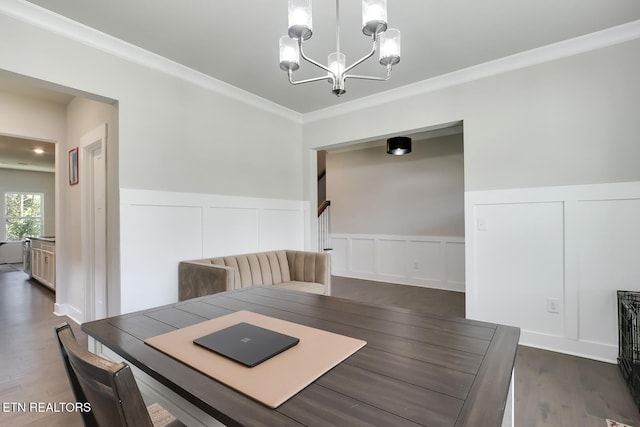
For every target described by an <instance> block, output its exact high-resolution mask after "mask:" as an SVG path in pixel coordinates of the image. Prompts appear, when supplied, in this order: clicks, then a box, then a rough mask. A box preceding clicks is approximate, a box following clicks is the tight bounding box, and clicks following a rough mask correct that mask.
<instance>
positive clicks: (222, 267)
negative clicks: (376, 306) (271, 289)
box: [178, 250, 331, 301]
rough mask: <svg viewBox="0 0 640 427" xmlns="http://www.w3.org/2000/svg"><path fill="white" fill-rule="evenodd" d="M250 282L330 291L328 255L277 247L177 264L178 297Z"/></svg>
mask: <svg viewBox="0 0 640 427" xmlns="http://www.w3.org/2000/svg"><path fill="white" fill-rule="evenodd" d="M254 285H273V286H276V287H279V288H283V289H294V290H299V291H305V292H311V293H315V294H323V295H330V294H331V268H330V255H329V254H327V253H320V252H307V251H291V250H280V251H271V252H259V253H255V254H244V255H233V256H223V257H216V258H204V259H197V260H190V261H182V262H180V264H179V265H178V299H179V300H180V301H183V300H186V299H190V298H196V297H200V296H203V295H209V294H215V293H217V292H224V291H229V290H232V289H239V288H245V287H247V286H254Z"/></svg>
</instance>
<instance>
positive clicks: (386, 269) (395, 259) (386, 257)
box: [378, 239, 407, 277]
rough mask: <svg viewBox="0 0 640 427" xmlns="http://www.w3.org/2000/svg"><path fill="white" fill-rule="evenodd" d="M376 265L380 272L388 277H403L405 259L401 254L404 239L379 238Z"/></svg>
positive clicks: (405, 267)
mask: <svg viewBox="0 0 640 427" xmlns="http://www.w3.org/2000/svg"><path fill="white" fill-rule="evenodd" d="M378 242H379V250H378V265H379V266H380V268H379V270H380V274H382V275H384V276H389V277H404V275H405V271H406V270H407V265H406V263H407V261H406V259H405V258H404V257H403V256H402V255H403V254H404V253H405V249H404V247H405V244H406V243H405V241H404V240H394V239H379V241H378Z"/></svg>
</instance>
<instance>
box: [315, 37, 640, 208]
mask: <svg viewBox="0 0 640 427" xmlns="http://www.w3.org/2000/svg"><path fill="white" fill-rule="evenodd" d="M639 53H640V40H632V41H629V42H625V43H621V44H617V45H613V46H610V47H606V48H602V49H597V50H593V51H589V52H586V53H582V54H578V55H573V56H569V57H566V58H562V59H558V60H554V61H550V62H545V63H542V64H538V65H533V66H529V67H526V68H521V69H516V70H514V71H509V72H503V73H500V74H497V75H493V76H490V77H484V78H478V79H476V80H472V79H473V74H471V73H472V72H471V71H470V72H469V73H470V76H468V77H467V80H470V81H466V82H464V83H461V84H455V85H452V86H444V87H442V86H441V87H440V88H438V89H433V90H429V88H428V86H427V85H425V91H424V92H421V91H420V87H417V88H415V89H414V90H413V91H408V90H407V91H406V92H405V93H412V92H413V95H408V96H406V97H402V98H400V99H396V98H395V97H391V96H389V99H390V101H388V102H384V103H381V104H379V103H377V102H376V99H370V100H368V101H369V102H370V105H369V106H367V107H363V108H356V107H353V109H351V110H350V109H347V107H343V108H342V109H339V108H336V109H334V110H333V111H328V112H320V113H318V114H317V115H316V116H315V117H314V115H308V117H305V125H304V128H303V138H304V142H305V147H307V149H318V148H322V147H329V146H334V145H340V144H344V143H347V142H351V141H362V140H370V139H372V138H375V137H380V136H386V135H391V134H402V133H406V132H407V131H412V130H418V129H424V128H428V127H430V126H436V125H439V124H442V123H452V122H457V121H459V120H463V121H464V176H465V181H464V182H465V190H466V191H477V190H488V189H505V188H528V187H538V186H555V185H574V184H591V183H600V182H626V181H637V180H640V168H638V167H637V166H638V163H637V159H638V158H640V144H637V143H636V140H637V138H636V137H637V135H638V133H639V132H640V122H639V121H638V120H636V117H638V115H639V110H640V103H638V99H640V85H637V84H634V82H635V81H636V77H637V76H638V75H639V74H640V55H639ZM481 75H482V74H481ZM381 98H382V99H383V100H384V99H385V97H381ZM374 103H375V104H374ZM363 104H364V103H363ZM372 104H373V105H372ZM357 106H358V107H359V106H360V104H357ZM331 113H335V114H331ZM306 166H307V167H308V168H309V169H310V170H311V169H313V168H312V166H313V165H312V164H311V163H309V162H308V163H307V165H306ZM310 175H311V174H310ZM312 189H313V186H312V185H308V186H307V187H306V191H308V192H309V197H311V193H312ZM310 199H311V198H310Z"/></svg>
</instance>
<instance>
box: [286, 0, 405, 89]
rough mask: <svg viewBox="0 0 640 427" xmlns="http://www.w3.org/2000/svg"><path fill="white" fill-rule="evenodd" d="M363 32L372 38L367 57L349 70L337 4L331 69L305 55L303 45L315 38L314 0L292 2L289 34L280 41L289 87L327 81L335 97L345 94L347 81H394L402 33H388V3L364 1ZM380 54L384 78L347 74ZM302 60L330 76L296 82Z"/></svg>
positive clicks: (350, 66) (290, 5)
mask: <svg viewBox="0 0 640 427" xmlns="http://www.w3.org/2000/svg"><path fill="white" fill-rule="evenodd" d="M362 32H363V33H364V35H365V36H367V37H371V42H372V43H371V44H372V46H371V50H370V51H369V53H368V54H366V55H365V56H363V57H362V58H360V59H358V60H357V61H355V62H354V63H353V64H351V65H349V66H348V67H347V66H346V57H345V54H344V53H342V52H340V1H339V0H336V51H335V52H333V53H330V54H329V58H328V61H327V64H328V65H326V66H325V65H323V64H321V63H319V62H317V61H314V60H313V59H311V58H309V57H308V56H307V55H305V53H304V49H303V44H304V41H305V40H308V39H310V38H311V35H312V34H313V30H312V24H311V0H289V32H288V35H286V36H283V37H281V38H280V68H281V69H282V70H283V71H285V72H286V73H287V74H288V75H289V83H291V84H292V85H299V84H303V83H310V82H316V81H321V80H328V81H329V82H330V83H331V84H332V86H333V89H332V92H333V93H334V94H335V95H336V96H340V95H342V94H344V93H345V89H344V82H345V80H346V79H363V80H378V81H386V80H389V78H390V77H391V68H392V67H393V66H394V65H395V64H397V63H398V62H400V31H398V30H396V29H392V28H389V29H387V0H362ZM376 50H379V59H378V62H379V63H380V65H382V66H383V67H385V68H386V70H387V73H386V76H385V77H375V76H361V75H357V74H347V73H348V72H349V71H351V70H352V69H353V68H355V67H356V66H358V65H360V64H361V63H363V62H364V61H366V60H367V59H369V58H371V57H372V56H373V55H374V54H375V53H376ZM300 57H302V59H304V60H305V61H307V62H309V63H311V64H313V65H315V66H316V67H318V68H321V69H322V70H324V71H326V72H327V74H326V75H324V76H320V77H315V78H311V79H306V80H299V81H294V80H293V72H294V71H296V70H297V69H299V68H300Z"/></svg>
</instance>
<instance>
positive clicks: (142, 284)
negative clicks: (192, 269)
mask: <svg viewBox="0 0 640 427" xmlns="http://www.w3.org/2000/svg"><path fill="white" fill-rule="evenodd" d="M121 213H122V218H121V223H120V227H121V232H122V235H121V239H122V238H124V240H125V241H124V242H122V246H121V252H123V256H122V258H121V297H122V300H121V307H122V312H123V313H127V312H131V311H136V310H142V309H144V308H149V307H158V306H161V305H164V304H168V303H170V302H175V301H177V300H178V266H177V261H179V260H181V259H194V258H197V257H199V256H200V254H201V248H202V210H201V208H199V207H186V206H135V205H129V206H123V209H122V210H121ZM176 258H178V259H176Z"/></svg>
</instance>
